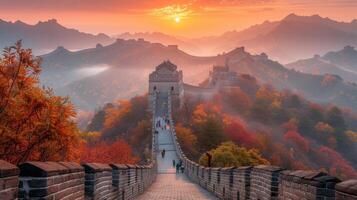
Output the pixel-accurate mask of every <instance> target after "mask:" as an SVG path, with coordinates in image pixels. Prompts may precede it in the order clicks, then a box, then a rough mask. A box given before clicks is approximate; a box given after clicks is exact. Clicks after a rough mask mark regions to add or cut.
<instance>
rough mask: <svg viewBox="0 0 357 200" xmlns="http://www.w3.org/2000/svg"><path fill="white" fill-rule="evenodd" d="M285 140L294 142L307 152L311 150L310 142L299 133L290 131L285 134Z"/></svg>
mask: <svg viewBox="0 0 357 200" xmlns="http://www.w3.org/2000/svg"><path fill="white" fill-rule="evenodd" d="M284 140H286V141H292V142H293V143H294V144H295V145H296V146H297V147H299V148H300V149H302V150H303V151H305V152H308V151H309V149H310V141H309V140H307V139H306V138H304V137H303V136H302V135H300V133H298V132H297V131H293V130H290V131H288V132H286V133H285V135H284Z"/></svg>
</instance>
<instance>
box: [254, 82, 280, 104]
mask: <svg viewBox="0 0 357 200" xmlns="http://www.w3.org/2000/svg"><path fill="white" fill-rule="evenodd" d="M255 96H256V98H257V99H258V100H263V101H267V102H269V103H270V104H271V106H273V107H280V106H281V100H282V96H281V94H280V93H279V92H277V91H275V90H273V89H271V88H268V87H267V86H262V87H260V88H259V90H258V91H257V93H256V94H255Z"/></svg>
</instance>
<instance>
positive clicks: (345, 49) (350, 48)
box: [343, 45, 355, 51]
mask: <svg viewBox="0 0 357 200" xmlns="http://www.w3.org/2000/svg"><path fill="white" fill-rule="evenodd" d="M343 51H355V48H354V47H353V46H350V45H347V46H345V47H344V48H343Z"/></svg>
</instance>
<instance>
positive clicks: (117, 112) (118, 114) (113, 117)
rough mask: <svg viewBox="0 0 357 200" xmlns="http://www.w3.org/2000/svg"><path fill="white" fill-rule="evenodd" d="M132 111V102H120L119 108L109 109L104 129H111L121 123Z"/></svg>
mask: <svg viewBox="0 0 357 200" xmlns="http://www.w3.org/2000/svg"><path fill="white" fill-rule="evenodd" d="M131 109H132V104H131V102H130V101H125V100H120V101H118V107H113V108H108V109H107V115H106V118H105V122H104V128H105V129H110V128H112V127H113V126H114V125H115V124H116V123H119V122H120V120H121V119H122V118H123V117H124V116H125V115H127V114H128V113H129V112H130V110H131Z"/></svg>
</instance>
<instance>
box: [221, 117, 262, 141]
mask: <svg viewBox="0 0 357 200" xmlns="http://www.w3.org/2000/svg"><path fill="white" fill-rule="evenodd" d="M225 121H227V120H225ZM228 121H229V122H226V124H225V128H224V132H225V133H226V134H227V135H228V137H230V138H231V139H232V140H233V141H235V142H237V143H238V144H240V145H242V146H245V147H257V146H258V140H257V138H256V137H255V134H254V133H252V132H249V131H248V130H247V129H246V128H245V125H244V124H243V122H241V121H239V120H235V119H230V120H228Z"/></svg>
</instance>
